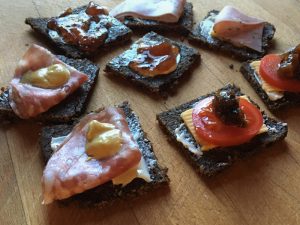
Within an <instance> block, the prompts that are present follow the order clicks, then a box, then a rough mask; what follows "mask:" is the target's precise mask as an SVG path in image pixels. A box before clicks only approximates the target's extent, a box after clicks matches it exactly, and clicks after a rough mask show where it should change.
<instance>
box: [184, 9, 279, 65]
mask: <svg viewBox="0 0 300 225" xmlns="http://www.w3.org/2000/svg"><path fill="white" fill-rule="evenodd" d="M218 14H219V11H217V10H212V11H210V12H208V14H207V16H206V17H205V18H204V19H203V20H202V21H200V23H199V24H197V25H196V27H195V28H194V30H193V32H192V33H191V34H190V35H189V41H190V42H192V43H197V44H200V45H202V46H205V47H207V48H209V49H211V50H213V51H220V52H223V53H225V54H227V55H230V56H231V57H233V58H235V59H237V60H240V61H245V60H248V59H257V58H261V57H262V56H264V55H265V54H266V53H267V50H268V49H269V48H270V47H271V40H272V38H273V36H274V34H275V31H276V29H275V27H274V26H273V25H272V24H270V23H265V26H264V30H263V38H262V49H263V51H262V52H257V51H255V50H253V49H250V48H247V47H236V46H234V45H233V44H231V43H229V42H226V41H222V40H220V39H217V38H215V37H212V36H211V34H210V32H211V29H212V27H213V25H214V21H215V18H216V16H217V15H218Z"/></svg>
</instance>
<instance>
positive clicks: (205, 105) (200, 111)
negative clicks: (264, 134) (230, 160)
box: [192, 97, 263, 147]
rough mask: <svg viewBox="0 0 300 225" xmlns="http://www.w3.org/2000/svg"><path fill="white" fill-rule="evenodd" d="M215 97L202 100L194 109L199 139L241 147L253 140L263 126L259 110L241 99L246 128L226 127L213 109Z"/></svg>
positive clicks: (219, 144)
mask: <svg viewBox="0 0 300 225" xmlns="http://www.w3.org/2000/svg"><path fill="white" fill-rule="evenodd" d="M213 98H214V97H208V98H205V99H203V100H201V101H200V102H199V103H198V104H197V105H196V106H195V108H194V109H193V113H192V118H193V124H194V126H195V128H196V133H197V135H198V136H199V138H201V139H203V140H205V141H207V142H209V143H212V144H215V145H218V146H222V147H225V146H233V145H240V144H243V143H245V142H247V141H249V140H250V139H251V138H253V137H254V136H255V135H256V134H257V133H258V131H259V130H260V128H261V127H262V125H263V117H262V114H261V112H260V111H259V109H258V108H257V107H256V106H254V105H253V104H251V103H250V102H249V101H247V100H245V99H243V98H240V99H239V105H240V107H241V110H242V111H243V112H244V114H245V118H246V121H247V126H246V127H243V128H241V127H236V126H231V125H225V124H224V123H223V122H222V121H221V120H220V119H219V118H218V117H217V116H216V114H215V112H214V110H213V107H212V100H213Z"/></svg>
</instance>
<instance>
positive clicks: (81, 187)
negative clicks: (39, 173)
mask: <svg viewBox="0 0 300 225" xmlns="http://www.w3.org/2000/svg"><path fill="white" fill-rule="evenodd" d="M91 120H98V121H99V122H103V123H111V124H113V125H115V127H116V128H117V129H119V130H121V137H122V146H121V149H120V151H119V152H118V153H117V154H116V155H114V156H112V157H110V158H107V159H104V160H96V159H89V157H88V155H87V154H86V153H85V144H86V132H87V128H88V123H89V122H90V121H91ZM140 160H141V152H140V151H139V148H138V145H137V143H136V142H135V140H134V139H133V136H132V134H131V132H130V130H129V127H128V124H127V121H126V117H125V115H124V112H123V110H122V109H120V108H115V107H109V108H106V109H105V110H103V111H101V112H100V113H94V114H89V115H87V116H86V117H84V118H83V119H82V120H81V121H80V122H79V123H78V124H77V125H76V126H75V127H74V129H73V130H72V132H71V133H70V134H69V135H68V136H67V138H66V139H65V140H64V142H63V143H62V144H61V145H60V146H59V147H58V150H57V151H56V152H55V153H54V154H53V155H52V157H51V158H50V159H49V161H48V163H47V165H46V168H45V170H44V173H43V177H42V186H43V191H44V201H43V203H44V204H49V203H51V202H52V201H54V200H57V199H65V198H68V197H70V196H72V195H75V194H78V193H82V192H84V191H85V190H88V189H91V188H94V187H96V186H99V185H101V184H104V183H106V182H108V181H110V180H112V179H113V178H114V177H117V176H119V175H121V174H122V173H124V172H126V171H127V170H128V169H130V168H133V167H134V166H136V165H137V164H138V163H139V162H140Z"/></svg>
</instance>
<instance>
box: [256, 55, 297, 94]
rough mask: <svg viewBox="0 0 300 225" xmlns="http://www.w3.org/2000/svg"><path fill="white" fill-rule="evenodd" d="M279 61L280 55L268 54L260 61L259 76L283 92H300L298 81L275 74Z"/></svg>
mask: <svg viewBox="0 0 300 225" xmlns="http://www.w3.org/2000/svg"><path fill="white" fill-rule="evenodd" d="M280 61H281V57H280V55H277V54H269V55H266V56H264V57H263V58H262V59H261V62H260V67H259V74H260V75H261V77H262V78H263V79H264V80H265V81H266V82H267V83H269V84H270V85H272V86H274V87H277V88H280V89H282V90H284V91H290V92H300V81H299V80H296V79H288V78H282V77H281V76H279V75H278V74H277V71H278V68H279V64H280Z"/></svg>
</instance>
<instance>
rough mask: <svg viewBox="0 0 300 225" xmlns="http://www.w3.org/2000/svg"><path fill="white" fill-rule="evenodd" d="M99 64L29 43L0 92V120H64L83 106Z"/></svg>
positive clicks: (3, 121) (68, 118)
mask: <svg viewBox="0 0 300 225" xmlns="http://www.w3.org/2000/svg"><path fill="white" fill-rule="evenodd" d="M98 71H99V67H98V66H96V65H94V64H93V63H92V62H90V61H89V60H79V59H77V60H75V59H70V58H67V57H65V56H56V55H53V54H52V53H51V52H50V51H48V50H47V49H45V48H43V47H41V46H38V45H32V46H31V47H30V48H29V49H28V50H27V51H26V53H25V54H24V56H23V58H22V59H21V60H20V61H19V63H18V65H17V68H16V70H15V74H14V77H13V79H12V80H11V82H10V84H9V86H8V88H3V90H2V92H1V93H0V121H1V123H5V122H9V121H13V120H16V119H30V118H33V119H35V120H39V121H45V122H67V121H70V120H72V119H74V118H75V117H78V116H79V115H80V114H81V113H82V112H83V111H84V109H85V106H86V104H87V100H88V97H89V95H90V93H91V91H92V89H93V87H94V84H95V82H96V78H97V76H98Z"/></svg>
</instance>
